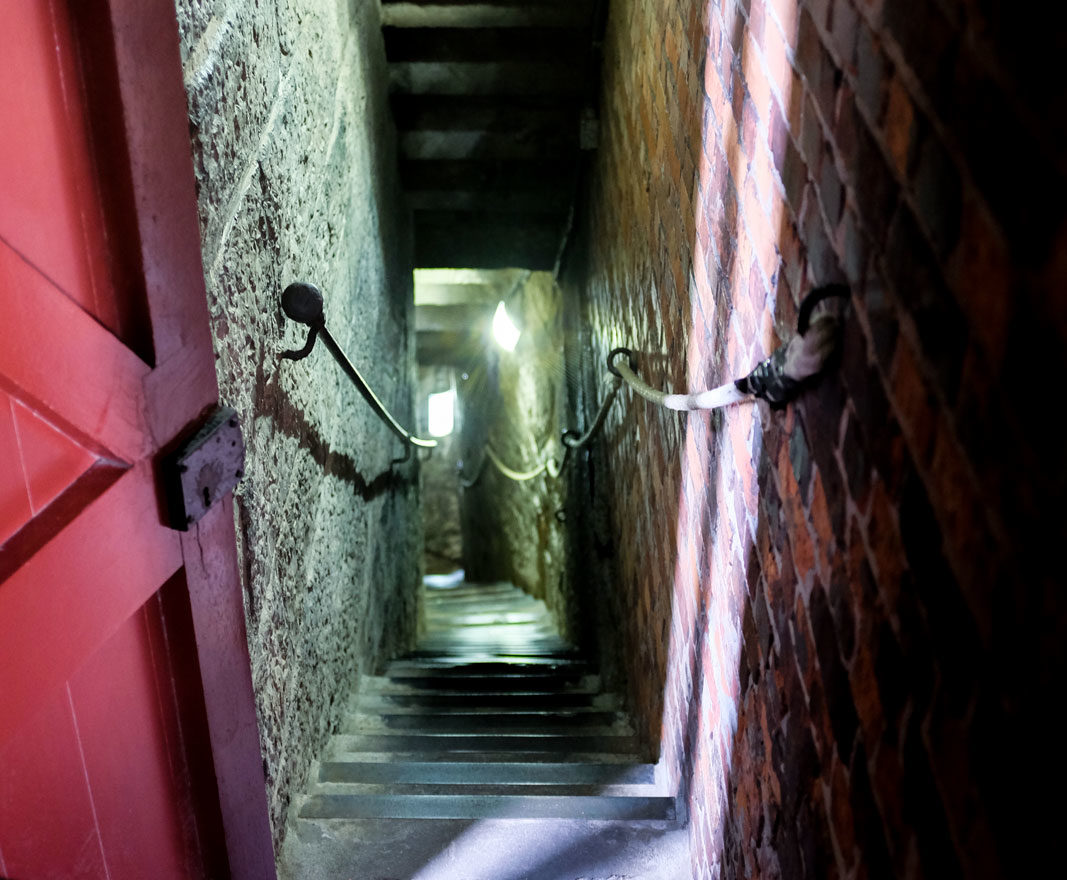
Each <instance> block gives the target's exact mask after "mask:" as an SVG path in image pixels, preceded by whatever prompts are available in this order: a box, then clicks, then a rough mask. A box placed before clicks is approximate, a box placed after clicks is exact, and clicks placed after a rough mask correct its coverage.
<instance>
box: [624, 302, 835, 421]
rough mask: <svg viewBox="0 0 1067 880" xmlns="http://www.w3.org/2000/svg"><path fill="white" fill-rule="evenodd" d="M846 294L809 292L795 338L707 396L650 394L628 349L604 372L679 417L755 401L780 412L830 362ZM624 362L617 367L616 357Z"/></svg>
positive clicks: (653, 390)
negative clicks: (765, 402)
mask: <svg viewBox="0 0 1067 880" xmlns="http://www.w3.org/2000/svg"><path fill="white" fill-rule="evenodd" d="M848 297H849V289H848V288H847V287H845V286H844V285H841V284H829V285H825V286H823V287H818V288H816V289H815V290H813V291H811V293H809V294H808V295H807V296H806V297H805V298H804V301H803V302H802V303H801V304H800V310H799V314H798V318H797V333H796V336H794V337H793V338H792V339H790V340H789V342H787V343H786V344H785V345H783V346H781V347H780V348H778V349H777V350H776V351H775V352H774V353H773V354H772V355H771V356H770V357H769V358H767V359H766V360H764V361H761V362H760V363H759V364H758V365H757V366H756V368H755V369H754V370H753V371H752V372H751V373H749V374H748V375H747V376H744V377H742V378H740V379H735V380H734V381H733V382H727V383H726V384H725V385H720V386H718V387H717V388H709V389H708V390H706V391H689V392H686V393H684V394H670V393H668V392H665V391H660V390H659V389H657V388H653V387H652V386H651V385H649V384H648V383H647V382H645V381H644V380H643V379H642V378H641V377H640V376H638V375H637V365H636V360H635V358H634V354H633V352H632V351H630V349H628V348H616V349H614V350H613V351H612V352H611V353H610V354H609V355H608V369H609V370H611V372H612V373H614V374H615V375H616V376H620V377H622V379H623V380H624V381H625V382H626V384H627V385H629V386H630V387H631V388H633V390H634V392H635V393H637V394H638V395H640V396H641V397H643V398H645V400H648V401H650V402H652V403H655V404H658V405H659V406H662V407H666V408H667V409H673V410H679V411H682V412H685V411H690V410H709V409H718V408H719V407H722V406H728V405H730V404H732V403H741V402H743V401H746V400H752V399H753V398H756V397H759V398H762V399H763V400H766V401H767V402H768V403H769V404H770V405H771V408H772V409H781V408H782V407H784V406H785V405H786V404H787V403H789V401H791V400H793V399H795V398H796V397H797V395H798V394H800V392H801V390H802V389H803V388H804V387H805V386H806V385H807V384H809V382H811V381H812V380H814V379H815V378H817V377H818V376H819V375H820V374H821V373H822V372H823V371H824V370H825V368H826V366H827V364H828V363H829V362H830V360H831V358H832V356H833V354H834V352H835V351H836V348H837V338H838V331H839V330H840V326H841V311H842V309H843V305H844V302H845V301H846V300H847V299H848ZM624 354H625V355H626V356H627V357H626V361H625V362H623V361H620V360H619V358H620V356H621V355H624Z"/></svg>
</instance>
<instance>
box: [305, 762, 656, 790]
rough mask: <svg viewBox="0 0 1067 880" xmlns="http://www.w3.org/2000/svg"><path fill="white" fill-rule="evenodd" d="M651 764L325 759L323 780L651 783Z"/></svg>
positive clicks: (367, 781) (473, 782)
mask: <svg viewBox="0 0 1067 880" xmlns="http://www.w3.org/2000/svg"><path fill="white" fill-rule="evenodd" d="M654 776H655V766H654V765H652V764H636V763H614V764H612V763H593V762H583V763H566V762H557V763H549V762H543V763H530V762H526V761H494V762H489V761H483V762H473V761H404V762H393V763H388V762H380V761H379V762H373V761H327V762H325V763H323V764H322V765H321V766H320V768H319V780H320V781H321V782H366V783H398V784H399V783H438V784H444V783H453V784H470V785H479V784H485V783H495V784H505V783H513V784H532V783H542V784H551V783H564V784H568V783H569V784H578V783H585V784H615V785H639V784H643V785H651V784H653V782H654Z"/></svg>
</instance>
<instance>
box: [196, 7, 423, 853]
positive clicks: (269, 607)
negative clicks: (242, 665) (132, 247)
mask: <svg viewBox="0 0 1067 880" xmlns="http://www.w3.org/2000/svg"><path fill="white" fill-rule="evenodd" d="M377 9H378V5H377V4H376V3H371V2H369V0H368V2H358V3H347V2H337V3H321V2H310V0H277V2H275V0H237V2H224V0H179V2H178V17H179V22H180V25H181V31H182V42H183V47H182V48H183V60H184V64H185V79H186V88H187V91H188V95H189V114H190V124H191V135H192V148H193V155H194V162H195V167H196V173H197V183H198V192H199V203H200V220H201V235H202V240H203V247H204V265H205V271H206V275H207V288H208V296H209V299H210V308H211V313H212V322H213V330H214V335H215V347H216V352H217V357H218V373H219V383H220V386H221V389H222V396H223V400H224V401H225V402H227V403H229V404H231V405H233V406H235V407H236V408H237V410H238V411H239V413H240V415H241V422H242V425H243V426H244V432H245V439H246V442H247V445H248V456H247V468H246V470H247V476H246V477H245V479H244V480H243V482H242V483H241V486H240V488H239V490H238V492H237V511H238V514H237V515H238V535H239V542H240V552H241V557H242V560H243V564H244V587H245V599H246V612H247V622H248V637H249V648H250V653H251V657H252V671H253V678H254V682H255V690H256V696H257V706H258V711H259V718H260V726H261V739H262V746H263V752H264V758H265V766H266V771H267V781H268V786H269V790H270V791H269V793H270V805H271V813H272V820H273V823H274V829H275V834H276V837H280V836H281V834H282V833H283V829H284V819H285V813H286V809H287V805H288V803H289V799H290V797H291V794H292V793H293V792H294V790H296V791H298V790H300V787H301V786H302V784H303V782H304V778H305V776H306V774H307V771H308V768H309V766H310V762H311V760H312V758H314V757H315V756H316V755H317V754H318V753H319V751H320V749H321V747H322V746H323V744H324V743H325V741H326V738H327V736H328V735H329V733H330V732H331V729H332V728H333V727H334V726H335V725H336V724H337V723H338V722H339V719H340V716H341V712H342V710H343V707H344V705H345V703H346V698H347V695H348V693H349V690H350V688H351V687H352V686H353V685H354V683H355V682H356V680H357V676H358V674H360V673H362V672H364V671H367V670H369V669H370V668H371V667H372V666H373V665H374V664H375V663H376V662H377V661H378V660H379V659H381V658H382V657H383V656H386V655H388V654H390V653H392V651H393V650H394V649H396V648H397V647H402V646H404V645H405V644H406V643H407V641H408V640H409V638H410V637H411V631H412V628H413V625H414V620H415V589H416V585H417V583H418V566H419V559H420V546H419V522H418V517H417V507H416V503H417V498H416V494H417V476H416V473H415V471H414V469H413V467H412V466H410V465H409V466H407V467H404V468H392V467H391V466H390V459H391V458H393V457H395V456H398V455H399V454H400V452H401V447H400V444H399V443H398V442H396V441H395V440H394V439H393V438H392V435H391V434H389V432H388V431H387V429H386V428H385V427H384V426H383V425H382V424H381V423H380V422H379V421H378V420H377V418H376V417H375V416H373V415H372V414H371V412H370V410H369V409H368V408H367V406H366V405H365V404H364V403H363V401H362V399H361V398H360V396H359V394H358V392H357V391H356V390H355V388H353V387H352V386H351V385H350V384H349V382H348V380H347V379H345V378H344V377H343V375H342V374H341V373H340V371H339V370H338V368H337V365H336V364H335V363H334V362H333V360H332V359H331V358H330V357H329V355H328V353H327V352H326V350H325V348H324V347H323V346H321V345H319V346H318V347H317V349H316V350H315V351H314V352H313V353H312V355H311V356H310V357H309V358H308V359H306V360H303V361H300V362H298V363H296V362H291V361H280V360H279V358H278V353H279V352H280V351H282V350H284V349H286V348H298V347H300V345H301V344H302V334H301V332H300V329H299V328H297V327H296V326H295V325H292V324H291V323H289V322H287V321H286V320H285V318H284V316H283V315H282V313H281V310H280V308H279V296H280V293H281V291H282V289H283V288H284V287H285V285H287V284H289V283H290V282H292V281H295V280H306V281H311V282H314V283H315V284H317V285H319V286H320V287H321V288H322V290H323V292H324V294H325V297H326V317H327V322H328V326H329V327H330V329H331V332H332V333H333V334H334V336H335V337H336V338H337V339H338V341H339V342H340V344H341V346H342V347H343V348H344V349H345V350H346V351H347V352H349V354H350V355H351V357H352V358H353V360H354V361H355V362H356V364H357V366H358V367H359V368H360V369H361V370H362V371H363V372H364V375H365V376H366V377H367V379H368V380H369V381H370V383H371V384H372V386H373V387H374V389H375V391H376V393H377V394H379V395H380V396H381V397H382V399H383V400H384V401H385V403H386V405H387V406H388V407H390V408H391V409H392V410H393V412H394V413H395V414H396V415H397V417H398V418H399V419H400V420H401V421H402V422H404V423H405V424H413V420H412V409H411V402H412V387H413V378H414V366H413V361H414V345H413V336H412V334H413V318H412V314H411V309H412V306H411V303H412V292H411V272H410V243H409V234H408V231H407V226H406V223H407V218H406V217H405V216H404V215H403V214H402V213H400V212H399V210H398V207H397V206H398V205H399V204H400V201H399V199H398V198H397V185H396V172H395V148H394V145H393V139H394V134H393V129H392V123H391V119H390V116H389V112H388V107H387V105H386V100H385V82H384V80H385V73H384V68H385V63H384V57H383V51H382V47H381V36H380V30H379V24H378V12H377Z"/></svg>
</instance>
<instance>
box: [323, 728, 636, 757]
mask: <svg viewBox="0 0 1067 880" xmlns="http://www.w3.org/2000/svg"><path fill="white" fill-rule="evenodd" d="M337 741H338V745H339V746H340V747H342V748H343V749H344V750H345V751H348V752H391V753H394V754H408V753H414V754H418V753H419V752H450V751H451V752H456V753H463V754H469V753H474V754H493V753H498V752H543V753H547V754H553V755H558V754H560V753H563V754H566V753H569V752H581V753H584V754H589V753H600V752H606V753H614V754H620V755H639V754H640V749H639V748H638V743H637V740H636V738H635V737H632V736H593V737H590V736H525V735H522V734H515V735H510V736H509V735H505V736H478V735H472V736H457V735H454V734H435V735H426V734H406V733H394V734H351V735H344V734H342V735H340V736H339V737H338V738H337Z"/></svg>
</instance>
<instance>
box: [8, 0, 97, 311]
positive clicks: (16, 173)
mask: <svg viewBox="0 0 1067 880" xmlns="http://www.w3.org/2000/svg"><path fill="white" fill-rule="evenodd" d="M76 62H77V54H76V50H75V46H74V43H73V34H72V30H71V22H70V20H69V14H68V11H67V4H66V3H65V2H61V0H6V2H5V5H4V26H3V28H0V80H2V81H6V82H9V83H11V85H10V86H9V87H7V88H4V89H3V90H0V119H3V120H4V127H5V129H6V130H7V131H8V132H9V133H10V132H18V136H17V137H11V136H8V137H4V138H0V192H3V193H4V194H5V200H4V205H3V207H2V208H0V237H2V238H3V239H4V240H5V241H7V242H8V243H9V245H10V246H11V247H13V248H14V249H16V250H17V251H18V252H19V253H21V254H23V255H24V256H25V258H26V259H27V260H28V261H30V262H31V263H33V264H34V265H36V266H39V267H41V269H42V271H43V272H45V273H46V274H47V275H48V277H49V278H51V279H52V280H53V281H54V283H55V284H56V285H57V286H58V287H59V289H61V290H62V291H63V292H64V293H65V294H66V295H67V296H69V297H71V299H72V300H73V301H74V302H77V303H78V304H79V305H80V306H81V307H82V308H84V309H85V310H86V311H88V312H89V313H91V314H92V315H94V316H95V317H96V318H98V319H99V320H100V321H102V322H103V323H104V324H105V325H107V326H108V327H110V328H112V329H113V330H114V329H116V328H117V326H118V313H117V308H116V303H115V294H114V291H113V289H112V287H111V284H110V271H109V267H108V256H107V246H106V237H105V236H106V232H105V228H104V223H103V215H102V213H101V210H100V204H99V199H98V197H97V192H96V174H95V169H94V166H93V155H92V150H91V148H90V143H89V124H88V120H87V118H86V114H85V109H84V106H83V103H82V100H81V94H82V82H81V75H80V71H79V69H78V66H77V63H76Z"/></svg>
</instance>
